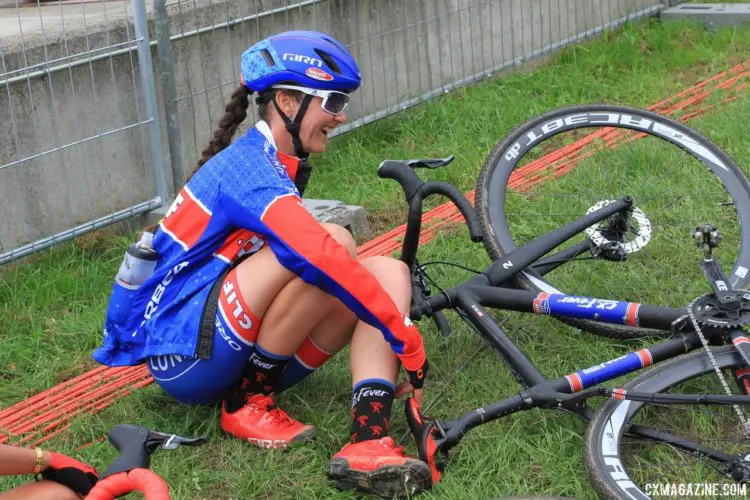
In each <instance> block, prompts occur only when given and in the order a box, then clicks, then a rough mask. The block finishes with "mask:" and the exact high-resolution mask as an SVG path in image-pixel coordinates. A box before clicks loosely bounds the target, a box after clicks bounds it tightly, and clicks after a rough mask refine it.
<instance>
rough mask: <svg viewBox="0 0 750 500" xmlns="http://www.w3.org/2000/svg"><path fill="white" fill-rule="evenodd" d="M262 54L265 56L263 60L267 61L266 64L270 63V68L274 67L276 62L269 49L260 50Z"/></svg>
mask: <svg viewBox="0 0 750 500" xmlns="http://www.w3.org/2000/svg"><path fill="white" fill-rule="evenodd" d="M260 55H262V56H263V60H265V61H266V64H267V65H268V67H269V68H272V67H274V66H276V63H275V62H274V60H273V56H272V55H271V53H270V52H269V51H268V49H263V50H261V51H260Z"/></svg>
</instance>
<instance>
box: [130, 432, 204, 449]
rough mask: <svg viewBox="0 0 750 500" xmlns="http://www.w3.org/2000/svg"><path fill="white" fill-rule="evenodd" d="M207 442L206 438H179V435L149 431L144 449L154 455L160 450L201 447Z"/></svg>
mask: <svg viewBox="0 0 750 500" xmlns="http://www.w3.org/2000/svg"><path fill="white" fill-rule="evenodd" d="M205 442H206V438H205V437H204V436H200V437H197V438H186V437H182V436H178V435H177V434H165V433H163V432H156V431H149V433H148V438H147V439H146V444H145V445H144V447H145V448H146V450H148V452H149V453H153V452H154V451H156V450H157V449H158V448H161V449H163V450H174V449H177V448H179V447H180V445H185V446H200V445H202V444H203V443H205Z"/></svg>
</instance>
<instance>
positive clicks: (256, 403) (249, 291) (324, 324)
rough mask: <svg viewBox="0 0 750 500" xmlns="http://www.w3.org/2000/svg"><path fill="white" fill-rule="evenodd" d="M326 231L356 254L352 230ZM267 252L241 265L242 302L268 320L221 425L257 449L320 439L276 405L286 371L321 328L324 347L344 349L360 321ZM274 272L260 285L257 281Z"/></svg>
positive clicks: (337, 227) (319, 338) (227, 405)
mask: <svg viewBox="0 0 750 500" xmlns="http://www.w3.org/2000/svg"><path fill="white" fill-rule="evenodd" d="M326 229H328V231H329V232H330V233H331V234H332V236H333V237H334V238H336V240H337V241H338V242H339V244H341V245H343V246H345V247H346V248H348V249H349V252H350V254H352V255H353V256H354V254H355V251H356V250H355V245H354V240H353V239H352V238H351V235H349V233H348V232H347V231H346V230H344V229H343V228H340V227H339V226H333V225H328V226H327V227H326ZM261 252H265V255H264V256H263V258H262V259H257V260H256V259H255V256H253V257H252V258H250V259H247V260H246V261H245V262H243V263H242V264H240V265H239V266H238V267H237V281H238V289H239V293H238V297H237V300H238V301H239V302H241V303H242V304H243V307H247V308H248V310H251V311H253V312H254V313H255V314H256V315H257V316H258V317H259V318H262V322H261V324H260V331H259V333H258V336H257V340H256V341H255V346H254V347H253V348H252V349H251V351H250V356H249V360H248V363H247V365H246V368H245V371H244V373H243V375H242V378H241V383H240V384H239V385H238V387H236V388H235V390H234V391H233V392H232V394H231V395H230V396H229V397H228V398H227V400H226V401H225V403H224V406H223V408H222V418H221V426H222V428H223V429H224V430H225V431H226V432H228V433H230V434H232V435H234V436H236V437H238V438H240V439H245V440H247V441H249V442H251V443H253V444H256V445H257V446H261V447H269V448H277V447H282V446H286V445H287V444H289V443H290V442H298V441H304V440H307V439H309V438H311V437H312V436H313V435H314V428H313V427H312V426H307V425H304V424H302V423H300V422H297V421H295V420H292V419H291V418H289V417H288V416H287V415H286V414H285V413H283V412H282V411H281V410H279V409H278V408H276V406H275V402H274V401H273V396H272V395H273V393H275V392H276V391H277V390H278V387H279V380H280V377H281V374H282V372H283V371H284V368H285V367H286V366H287V365H288V364H289V361H290V360H291V359H292V357H293V355H294V354H295V353H296V352H297V351H298V350H299V348H300V346H301V345H302V344H303V342H305V339H307V338H308V337H309V336H310V334H311V333H312V332H313V331H314V330H315V329H316V327H319V331H321V333H320V334H317V335H316V337H317V339H318V342H320V344H322V345H321V347H323V348H328V349H332V348H338V349H340V347H341V346H342V345H345V344H346V342H347V341H348V338H349V336H350V335H351V329H352V327H353V325H354V317H353V315H351V314H350V313H349V312H348V310H346V309H345V308H342V307H341V304H340V302H339V300H338V299H336V298H335V297H334V296H332V295H329V294H328V293H326V292H324V291H322V290H320V289H319V288H317V287H315V286H311V285H308V284H306V283H304V282H303V281H302V280H301V279H299V278H296V276H295V275H294V274H292V273H291V272H289V271H287V270H286V269H284V268H283V267H282V266H281V265H280V264H279V263H278V261H276V258H275V256H274V255H273V253H271V251H270V250H269V249H264V250H261ZM259 253H260V252H259ZM272 269H273V272H271V270H272ZM271 274H273V276H272V277H270V278H267V279H263V280H261V282H260V283H259V282H258V280H257V279H256V277H258V276H264V275H271ZM274 291H275V293H274ZM323 328H325V329H326V331H323ZM327 352H331V351H327Z"/></svg>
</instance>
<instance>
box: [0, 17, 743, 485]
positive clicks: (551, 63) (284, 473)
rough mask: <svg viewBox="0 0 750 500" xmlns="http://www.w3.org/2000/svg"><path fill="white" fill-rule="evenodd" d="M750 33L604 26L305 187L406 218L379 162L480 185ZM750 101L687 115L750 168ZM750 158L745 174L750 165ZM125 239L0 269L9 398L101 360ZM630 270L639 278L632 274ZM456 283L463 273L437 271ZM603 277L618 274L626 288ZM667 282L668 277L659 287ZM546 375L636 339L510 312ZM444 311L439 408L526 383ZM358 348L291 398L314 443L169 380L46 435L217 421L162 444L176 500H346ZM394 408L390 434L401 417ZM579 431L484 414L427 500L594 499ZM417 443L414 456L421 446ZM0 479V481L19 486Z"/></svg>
mask: <svg viewBox="0 0 750 500" xmlns="http://www.w3.org/2000/svg"><path fill="white" fill-rule="evenodd" d="M749 49H750V29H743V30H737V31H733V30H722V31H719V32H708V31H705V30H703V29H701V28H698V27H694V26H688V25H684V24H669V25H661V24H659V23H657V22H651V21H648V22H643V23H640V24H638V25H636V26H627V27H625V28H623V29H622V30H620V31H618V32H616V33H608V34H606V35H605V36H603V37H602V38H601V39H599V40H596V41H592V42H588V43H585V44H581V45H579V46H576V47H571V48H569V49H567V50H565V51H563V52H562V53H560V54H558V55H555V56H554V57H551V58H550V59H549V60H548V61H546V62H545V63H544V64H543V65H541V66H539V67H537V68H536V69H534V71H532V72H520V71H519V72H516V73H512V74H509V75H504V76H502V77H498V78H493V79H489V80H486V81H484V82H482V83H481V84H479V85H475V86H472V87H469V88H464V89H461V90H458V91H456V92H453V93H451V94H449V95H446V96H444V97H441V98H439V99H436V100H434V101H431V102H429V103H426V104H424V105H421V106H419V107H416V108H414V109H412V110H410V111H408V112H405V113H402V114H399V115H396V116H394V117H392V118H390V119H387V120H382V121H380V122H377V123H375V124H373V125H370V126H368V127H366V128H364V129H358V130H355V131H353V132H351V133H348V134H346V135H344V136H342V137H339V138H337V139H335V140H334V141H333V143H332V145H331V147H330V150H329V152H328V153H327V154H326V155H325V156H324V157H321V158H315V159H314V163H315V165H316V171H315V175H314V181H313V182H312V183H311V185H310V187H309V190H308V192H307V195H308V196H309V197H311V198H329V199H330V198H333V199H343V200H346V201H347V202H348V203H351V204H357V205H362V206H365V207H366V208H367V210H368V212H369V213H370V215H371V222H372V223H373V226H374V227H375V228H376V230H377V231H378V232H382V231H384V230H385V229H389V228H391V227H393V226H395V225H396V224H400V223H402V222H403V221H404V220H405V217H404V216H405V213H404V207H405V205H404V203H403V201H402V199H401V196H402V195H401V193H400V189H399V187H398V186H397V185H396V184H395V183H393V182H383V181H381V180H379V179H378V178H377V177H376V175H375V169H376V167H377V165H378V164H379V163H380V161H382V160H383V159H384V158H416V157H427V156H445V155H448V154H454V155H456V157H457V159H456V161H455V162H454V163H453V164H452V165H451V166H450V167H448V168H446V169H442V170H438V171H436V172H428V173H426V176H427V177H429V178H431V179H438V180H444V181H448V182H451V183H453V184H456V185H457V186H458V187H459V188H460V189H462V190H463V191H467V190H469V189H471V188H473V186H474V182H475V179H476V177H477V174H478V172H479V169H480V167H481V165H482V163H483V161H484V159H485V157H486V156H487V154H488V152H489V151H490V149H491V148H492V146H493V145H494V144H495V143H496V142H497V141H499V140H500V139H501V138H502V137H503V136H504V135H506V134H507V133H508V132H509V131H510V130H511V129H512V128H514V127H515V126H517V125H518V124H520V123H521V122H523V121H525V120H527V119H529V118H531V117H533V116H536V115H538V114H540V113H542V112H545V111H547V110H550V109H553V108H556V107H560V106H564V105H570V104H582V103H591V102H606V103H619V104H628V105H633V106H640V107H645V106H648V105H649V104H652V103H654V102H656V101H659V100H661V99H663V98H665V97H668V96H670V95H673V94H675V93H677V92H679V91H681V90H683V89H684V88H686V87H689V86H691V85H693V84H694V83H696V82H698V81H700V80H702V79H704V78H706V77H708V76H710V75H713V74H715V73H717V72H719V71H722V70H724V69H726V68H727V67H729V66H730V65H732V64H735V63H737V62H741V61H743V60H745V59H746V58H747V54H748V53H750V50H749ZM749 112H750V102H748V100H747V99H742V100H740V101H737V102H735V103H734V104H732V105H731V106H729V107H724V108H722V109H721V110H720V111H717V112H716V113H714V114H712V115H710V116H708V117H706V118H703V119H701V120H698V121H694V122H691V125H693V126H694V127H696V128H697V129H698V130H700V131H701V132H702V133H704V135H706V136H708V137H709V138H711V139H712V140H713V141H714V142H716V143H717V144H719V145H720V146H721V147H723V148H724V149H725V150H726V151H728V152H729V153H730V154H731V155H732V156H733V157H734V158H735V160H737V162H738V163H739V164H741V165H746V166H747V165H750V142H748V141H747V140H746V137H745V135H746V130H747V127H746V118H745V117H747V116H748V113H749ZM745 170H746V171H747V169H745ZM128 242H129V238H122V237H114V238H113V237H110V236H107V235H104V234H102V235H93V236H87V237H83V238H80V239H78V240H76V241H75V242H74V243H72V244H69V245H64V246H61V247H58V248H55V249H52V250H51V251H48V252H44V253H42V254H39V255H37V256H34V257H33V258H31V259H28V260H27V261H24V262H22V263H19V264H16V265H13V266H10V267H8V268H7V269H6V270H5V272H3V273H2V274H0V317H1V318H2V319H1V320H0V344H1V345H2V346H3V349H2V350H1V351H0V380H1V381H2V383H0V407H7V406H9V405H12V404H14V403H17V402H18V401H20V400H22V399H24V398H25V397H28V396H30V395H32V394H35V393H38V392H39V391H41V390H44V389H46V388H48V387H50V386H51V385H53V384H55V383H59V382H61V381H63V380H65V379H68V378H70V377H72V376H74V375H76V374H78V373H80V372H82V371H84V370H87V369H90V368H92V367H93V366H95V365H94V363H93V362H92V361H90V359H89V358H88V355H89V354H90V352H91V351H92V350H93V349H94V348H95V347H96V346H97V345H98V343H99V340H100V335H101V333H100V331H101V326H102V321H103V315H104V309H105V307H106V301H107V298H108V293H109V290H110V287H111V280H112V278H113V275H114V273H115V272H116V268H117V265H118V264H119V261H120V259H121V258H122V253H123V251H124V250H125V247H126V245H127V243H128ZM423 250H424V252H423V257H422V258H423V260H427V259H445V258H449V259H451V260H453V261H455V262H459V263H462V264H465V265H468V266H470V267H475V268H478V267H482V266H484V265H486V264H487V263H488V262H489V260H488V258H487V257H486V254H485V252H484V250H483V248H482V247H481V245H472V244H470V243H468V236H467V234H466V231H465V230H464V229H461V228H456V229H455V230H448V231H444V232H443V233H442V234H441V235H439V236H438V237H437V238H436V239H435V240H434V241H433V242H431V243H430V244H429V245H427V246H426V247H425V248H424V249H423ZM638 271H639V270H638V269H636V271H635V272H636V273H638ZM435 276H436V277H437V278H438V279H439V280H440V281H441V283H444V284H450V283H455V282H458V281H460V280H461V279H465V278H466V277H468V274H466V273H464V272H462V271H455V270H451V269H449V268H445V269H438V270H436V272H435ZM630 277H631V278H632V277H633V276H630ZM619 279H622V277H621V276H619V275H618V276H616V277H612V278H609V280H610V281H609V285H612V286H613V288H614V285H619V282H615V280H619ZM659 285H660V286H659ZM681 286H682V283H681V281H680V276H677V277H676V279H675V280H673V281H671V282H669V283H660V284H657V285H655V287H654V288H655V289H656V292H658V293H659V294H662V295H663V296H662V295H660V298H665V300H666V297H668V296H669V294H670V290H675V289H678V288H680V287H681ZM498 317H499V318H500V317H502V318H503V319H505V320H506V321H507V323H506V327H507V330H508V332H509V333H510V334H511V335H512V337H513V338H514V339H515V340H516V341H517V342H518V343H519V345H520V346H521V347H522V348H523V350H524V351H525V352H526V353H527V354H528V355H529V356H530V357H531V359H533V360H536V361H537V362H539V364H540V365H541V366H540V369H541V370H542V372H543V373H544V374H545V375H547V376H549V377H555V376H559V375H561V374H565V373H569V372H571V371H574V370H576V369H578V368H581V367H583V366H591V365H593V364H596V363H598V362H601V361H604V360H607V359H612V358H614V357H617V356H620V355H622V354H624V353H625V352H627V351H628V350H630V349H633V348H635V347H637V346H639V345H641V343H635V344H632V343H631V344H630V345H623V344H621V343H617V342H613V341H608V340H606V339H602V338H599V337H596V336H593V335H590V334H587V333H584V332H577V331H572V330H570V329H569V328H567V327H565V326H563V325H561V324H559V323H557V322H554V321H552V320H545V319H539V318H527V317H520V315H517V314H498ZM449 321H450V322H451V324H452V325H453V326H454V327H456V330H455V332H454V334H453V335H452V336H451V337H450V338H448V339H443V338H440V337H439V336H438V335H437V334H436V333H435V331H434V329H433V328H432V326H431V324H428V323H426V322H423V323H422V330H423V332H424V333H425V337H426V339H427V346H428V347H427V349H428V353H429V355H430V359H431V363H432V366H433V370H432V372H431V375H430V381H429V385H428V390H427V397H426V400H427V401H426V402H427V405H428V406H430V405H432V403H434V402H435V400H436V399H438V401H437V403H436V404H434V406H432V408H431V410H430V413H432V414H433V415H434V416H437V417H446V418H452V417H455V416H456V415H457V414H458V413H459V412H463V411H468V410H470V409H472V408H475V407H477V406H481V405H483V404H487V403H489V402H491V401H493V400H496V399H500V398H502V397H505V396H509V395H512V394H515V393H516V392H517V390H518V389H517V385H516V383H515V381H514V380H513V378H512V376H510V374H509V373H508V372H507V370H505V369H504V368H503V366H502V363H501V362H500V360H499V358H498V356H497V355H495V354H494V353H492V352H491V351H490V350H489V349H485V350H483V351H481V352H480V353H479V354H478V355H477V356H476V358H474V359H473V360H472V361H471V362H470V366H468V367H467V368H465V369H464V370H462V371H460V372H459V371H458V370H457V367H459V366H461V365H462V364H464V363H465V362H466V361H467V360H468V358H469V357H470V356H471V355H472V353H474V352H476V351H477V350H478V349H479V348H480V347H481V341H480V339H479V337H478V336H476V335H475V334H474V333H473V332H471V331H470V330H468V329H467V328H465V327H463V326H461V325H460V323H459V321H458V319H457V317H456V316H455V315H450V316H449ZM349 381H350V379H349V374H348V368H347V356H346V355H342V356H339V357H337V358H336V359H334V360H333V361H332V362H330V363H329V364H328V365H326V366H325V367H324V368H322V369H321V370H319V371H318V373H316V374H315V376H314V377H312V378H311V379H309V380H308V381H306V382H305V383H303V384H302V385H301V386H300V387H299V388H297V389H294V390H292V391H290V392H289V393H287V394H284V395H283V397H282V398H281V403H282V405H283V407H284V409H286V410H288V411H289V413H290V414H291V415H293V416H295V417H297V418H300V419H302V420H303V421H305V422H309V423H313V424H315V425H317V426H318V431H319V437H318V439H317V441H316V442H315V443H314V444H312V445H309V446H305V447H301V448H297V449H293V450H288V451H278V452H265V451H258V450H256V449H253V448H251V447H250V446H247V445H244V444H242V443H239V442H236V441H234V440H232V439H229V438H228V437H226V436H225V435H223V434H222V433H221V432H220V430H219V427H218V418H217V411H216V409H215V408H208V407H198V408H191V407H186V406H183V405H180V404H178V403H176V402H174V401H172V400H171V399H170V398H169V397H168V396H166V395H165V394H164V393H163V392H161V391H160V389H159V388H158V387H157V386H155V385H154V386H150V387H148V388H146V389H142V390H140V391H137V392H136V393H135V394H133V395H131V396H128V397H125V398H122V399H120V400H118V402H117V403H116V404H115V405H113V406H112V407H110V408H108V409H107V410H105V411H103V412H102V413H100V414H98V415H95V416H92V415H88V416H86V417H84V418H81V419H79V420H78V421H76V422H75V424H74V425H73V427H72V428H71V430H70V431H69V432H66V433H64V434H62V435H61V436H59V437H57V438H55V439H54V440H52V441H51V442H50V443H49V444H48V446H49V447H51V448H53V449H58V450H60V451H63V452H68V453H71V454H74V455H76V456H80V457H81V458H82V459H83V460H86V461H88V462H90V463H92V464H93V465H95V466H98V467H103V466H104V464H107V463H109V461H111V460H112V459H113V458H114V450H113V449H112V448H111V447H110V446H109V445H106V444H101V443H98V444H95V445H93V446H90V447H88V448H85V449H84V450H82V451H80V452H74V450H75V448H76V447H78V446H79V445H81V444H82V443H86V442H89V441H92V440H95V439H97V438H99V437H101V436H103V435H104V434H105V433H106V431H107V430H108V429H109V428H110V427H112V426H113V425H115V424H116V423H121V422H127V423H137V424H139V425H146V426H150V427H153V428H155V429H159V430H164V431H169V432H175V433H180V434H183V435H198V434H205V435H207V436H208V438H209V442H208V444H206V445H204V446H203V447H201V448H198V449H190V448H185V449H179V450H177V451H175V452H159V454H157V455H155V457H154V460H153V468H154V470H156V471H157V472H158V473H159V474H161V475H163V476H164V477H165V478H166V479H167V481H168V482H169V484H170V487H171V488H172V493H173V496H174V498H269V497H274V498H278V497H283V498H286V497H295V498H331V497H334V498H335V497H338V498H349V497H350V495H349V494H345V493H338V492H336V491H335V490H334V489H332V488H331V487H330V485H329V484H328V483H327V482H326V479H325V477H324V474H323V471H324V468H325V464H326V462H327V460H328V459H329V457H330V456H331V454H332V453H335V451H337V450H338V449H339V447H340V446H341V445H342V444H343V443H344V442H345V441H346V440H347V438H348V434H349V425H350V423H349V417H348V415H349V400H350V393H349V390H348V387H349ZM402 411H403V409H402V406H401V405H400V404H397V405H395V407H394V413H395V414H396V418H394V419H393V422H394V426H395V429H394V435H395V436H401V435H402V434H403V433H404V432H405V430H406V426H405V423H404V421H403V418H401V412H402ZM583 432H584V426H583V424H582V423H581V422H579V421H578V420H576V419H575V418H572V417H570V416H567V415H564V414H558V413H552V412H541V411H536V410H535V411H529V412H524V413H521V414H517V415H514V416H512V417H509V418H506V419H502V420H501V421H499V422H496V423H493V424H489V425H485V426H481V427H479V428H477V429H475V430H474V431H472V432H471V433H470V434H468V435H467V437H466V438H465V439H464V440H463V441H462V442H461V444H460V445H459V446H458V447H457V448H456V449H455V450H454V451H453V453H452V455H451V458H450V463H449V467H448V470H447V473H446V474H445V476H444V480H443V482H442V483H441V484H440V486H439V487H438V488H437V489H436V490H435V491H434V492H431V493H429V494H427V495H425V498H432V497H435V498H487V497H492V496H501V495H527V494H529V495H530V494H534V495H541V494H558V495H567V496H576V497H578V498H593V497H594V492H593V490H592V489H591V488H590V486H589V485H588V482H587V479H586V475H585V472H584V468H583V465H582V463H581V459H580V449H581V435H582V433H583ZM408 449H409V450H410V451H411V452H413V451H414V449H413V445H412V444H411V443H409V447H408ZM18 481H19V480H18V479H4V480H0V490H2V489H4V488H6V487H8V486H11V485H14V484H18Z"/></svg>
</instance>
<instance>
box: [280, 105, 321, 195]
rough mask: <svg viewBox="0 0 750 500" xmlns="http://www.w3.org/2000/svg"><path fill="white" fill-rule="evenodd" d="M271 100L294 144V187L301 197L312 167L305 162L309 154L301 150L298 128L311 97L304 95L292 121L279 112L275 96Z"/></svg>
mask: <svg viewBox="0 0 750 500" xmlns="http://www.w3.org/2000/svg"><path fill="white" fill-rule="evenodd" d="M271 100H272V101H273V105H274V106H275V107H276V112H277V113H278V114H279V116H280V117H281V119H282V120H284V124H285V126H286V130H287V132H289V135H291V136H292V144H294V154H295V156H297V158H299V165H298V166H297V173H296V175H295V176H294V185H295V186H296V187H297V191H299V195H300V196H302V193H304V191H305V187H307V181H309V180H310V173H311V172H312V166H310V164H309V163H308V162H307V157H308V156H310V153H307V152H305V150H304V149H302V140H301V139H300V138H299V128H300V124H301V123H302V118H304V116H305V112H306V111H307V107H308V106H309V105H310V102H311V101H312V96H311V95H307V94H305V97H304V98H303V99H302V103H301V104H300V106H299V111H297V115H296V116H295V117H294V120H293V121H292V120H291V119H290V118H289V117H288V116H287V115H286V113H284V112H283V111H282V110H281V106H279V103H277V102H276V96H273V98H272V99H271Z"/></svg>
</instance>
